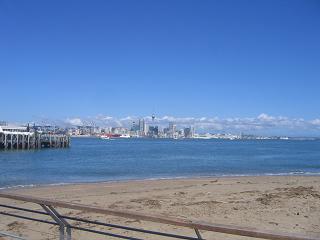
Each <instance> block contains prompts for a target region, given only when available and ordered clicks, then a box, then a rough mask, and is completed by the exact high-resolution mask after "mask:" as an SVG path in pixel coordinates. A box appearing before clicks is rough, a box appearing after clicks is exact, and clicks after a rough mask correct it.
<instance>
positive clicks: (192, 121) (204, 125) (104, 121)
mask: <svg viewBox="0 0 320 240" xmlns="http://www.w3.org/2000/svg"><path fill="white" fill-rule="evenodd" d="M1 120H6V119H1ZM140 120H144V121H145V122H146V123H147V124H148V125H157V126H159V127H160V128H162V129H163V128H165V127H167V126H168V125H169V124H170V123H173V124H175V125H176V126H177V127H178V128H184V127H193V128H194V129H195V130H196V131H197V132H215V133H235V134H239V133H247V134H258V135H264V136H272V135H278V136H280V135H285V136H306V137H308V136H311V137H319V136H320V119H304V118H288V117H285V116H271V115H268V114H265V113H262V114H259V115H258V116H255V117H246V118H239V117H229V118H219V117H205V116H203V117H199V118H197V117H175V116H159V115H157V114H156V115H155V119H154V120H152V114H150V115H147V116H127V117H113V116H110V115H104V114H98V115H96V116H91V117H90V116H88V117H68V118H65V119H49V118H44V117H39V118H36V119H30V120H29V121H26V122H23V121H16V122H10V121H8V122H9V123H12V124H16V125H19V124H20V125H21V124H27V123H37V124H40V125H56V126H62V127H75V126H87V125H88V126H97V127H126V128H129V129H130V128H131V127H132V124H134V123H138V122H139V121H140Z"/></svg>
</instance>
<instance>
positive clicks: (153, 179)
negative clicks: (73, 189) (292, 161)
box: [0, 172, 320, 192]
mask: <svg viewBox="0 0 320 240" xmlns="http://www.w3.org/2000/svg"><path fill="white" fill-rule="evenodd" d="M289 176H297V177H317V176H320V173H312V172H307V173H302V172H292V173H266V174H252V175H247V174H226V175H209V176H205V175H204V176H179V177H159V178H132V179H115V180H101V181H84V182H58V183H44V184H41V183H40V184H26V185H20V184H19V185H14V186H4V187H0V192H1V191H6V190H19V189H33V188H41V187H54V186H69V185H91V184H109V183H111V184H112V183H130V182H140V181H160V180H173V181H174V180H179V179H182V180H183V179H184V180H188V179H189V180H192V179H211V178H219V179H220V178H221V179H223V178H246V177H248V178H251V177H254V178H255V177H289Z"/></svg>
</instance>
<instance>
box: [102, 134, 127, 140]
mask: <svg viewBox="0 0 320 240" xmlns="http://www.w3.org/2000/svg"><path fill="white" fill-rule="evenodd" d="M100 138H101V139H105V140H112V139H115V138H130V135H129V134H110V133H107V134H102V135H100Z"/></svg>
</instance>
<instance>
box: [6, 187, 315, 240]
mask: <svg viewBox="0 0 320 240" xmlns="http://www.w3.org/2000/svg"><path fill="white" fill-rule="evenodd" d="M0 198H7V199H12V200H18V201H25V202H30V203H35V204H39V205H41V206H42V208H43V209H44V210H45V212H41V211H35V210H28V209H24V208H18V207H13V206H7V205H3V204H2V205H0V207H7V208H13V209H17V210H22V211H29V212H33V213H38V214H45V215H50V216H51V217H52V218H53V219H54V220H55V222H49V221H47V222H46V223H49V224H55V225H58V226H60V239H68V240H71V229H72V228H73V229H78V230H84V231H86V230H85V229H81V228H79V227H73V226H72V225H70V224H69V223H67V222H66V219H70V220H82V219H78V218H73V217H70V216H63V215H60V214H59V213H58V212H57V211H56V210H55V209H54V207H61V208H66V209H73V210H80V211H85V212H91V213H99V214H105V215H112V216H118V217H123V218H130V219H135V220H141V221H149V222H154V223H162V224H168V225H174V226H180V227H186V228H191V229H194V230H195V233H196V235H197V237H195V238H194V237H187V236H179V235H174V234H168V233H160V232H155V231H149V230H143V229H137V228H130V227H126V226H119V225H113V224H106V223H100V222H97V221H88V220H84V222H87V223H93V224H98V225H104V226H115V227H117V228H122V229H127V230H132V231H138V232H143V233H149V234H156V235H161V236H167V237H173V238H180V239H202V237H201V235H200V230H204V231H211V232H217V233H225V234H231V235H238V236H246V237H253V238H262V239H270V240H320V239H319V238H311V237H307V236H302V235H297V234H286V233H281V232H272V231H265V230H258V229H255V228H244V227H239V226H232V225H222V224H212V223H207V222H201V221H193V220H185V219H181V218H173V217H164V216H161V215H147V214H141V213H136V212H130V211H118V210H113V209H107V208H99V207H95V206H90V205H84V204H75V203H70V202H63V201H58V200H51V199H46V198H35V197H30V196H25V195H18V194H13V193H0ZM0 214H4V215H9V216H10V215H11V216H13V217H18V216H17V215H15V214H8V213H5V212H0ZM21 218H24V219H27V218H26V217H21ZM28 220H32V219H28ZM64 228H66V229H67V236H66V238H65V236H64V231H63V229H64ZM87 230H88V229H87ZM91 231H93V232H94V230H91ZM96 233H98V234H99V231H96ZM100 233H101V232H100ZM107 235H108V234H107ZM113 235H114V234H113ZM109 236H112V234H111V235H109ZM114 236H115V237H119V238H121V236H117V235H114ZM122 238H126V239H136V238H129V237H122Z"/></svg>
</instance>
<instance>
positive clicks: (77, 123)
mask: <svg viewBox="0 0 320 240" xmlns="http://www.w3.org/2000/svg"><path fill="white" fill-rule="evenodd" d="M66 123H67V124H70V125H73V126H80V125H82V124H83V122H82V120H81V119H80V118H67V119H66Z"/></svg>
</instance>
